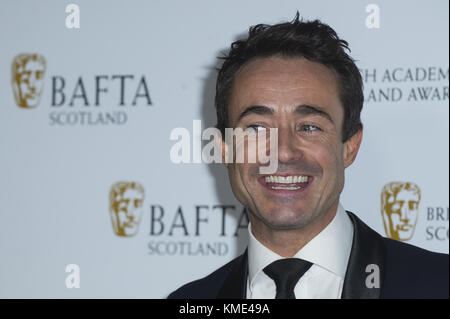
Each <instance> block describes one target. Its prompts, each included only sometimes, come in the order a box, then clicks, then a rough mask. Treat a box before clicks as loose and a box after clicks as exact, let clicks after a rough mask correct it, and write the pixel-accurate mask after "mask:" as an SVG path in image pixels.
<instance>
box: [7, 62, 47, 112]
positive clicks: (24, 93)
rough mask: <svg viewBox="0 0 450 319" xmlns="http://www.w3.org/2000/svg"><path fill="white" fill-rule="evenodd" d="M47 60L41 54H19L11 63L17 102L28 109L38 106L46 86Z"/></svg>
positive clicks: (12, 80) (12, 81)
mask: <svg viewBox="0 0 450 319" xmlns="http://www.w3.org/2000/svg"><path fill="white" fill-rule="evenodd" d="M45 67H46V62H45V59H44V57H43V56H42V55H40V54H36V53H33V54H26V53H23V54H19V55H17V56H16V57H15V58H14V60H13V62H12V65H11V84H12V88H13V92H14V99H15V100H16V104H17V105H18V106H20V107H23V108H26V109H32V108H35V107H36V106H38V104H39V101H40V99H41V93H42V89H43V87H44V75H45Z"/></svg>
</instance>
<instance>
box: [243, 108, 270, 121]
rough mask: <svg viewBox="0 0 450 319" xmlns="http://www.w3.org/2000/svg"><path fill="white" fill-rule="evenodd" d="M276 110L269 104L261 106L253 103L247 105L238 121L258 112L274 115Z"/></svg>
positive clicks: (259, 113)
mask: <svg viewBox="0 0 450 319" xmlns="http://www.w3.org/2000/svg"><path fill="white" fill-rule="evenodd" d="M273 113H274V110H273V108H271V107H268V106H261V105H252V106H249V107H247V108H246V109H245V110H244V111H243V112H242V113H241V115H239V118H238V122H239V121H240V120H241V119H242V118H243V117H246V116H248V115H250V114H258V115H273Z"/></svg>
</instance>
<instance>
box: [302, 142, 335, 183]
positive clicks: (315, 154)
mask: <svg viewBox="0 0 450 319" xmlns="http://www.w3.org/2000/svg"><path fill="white" fill-rule="evenodd" d="M305 149H306V150H305V154H306V156H309V157H310V158H312V159H313V160H314V161H315V162H317V163H318V164H319V165H320V167H321V168H322V174H323V175H337V176H340V175H343V171H344V162H343V148H342V147H340V146H339V145H336V143H331V142H329V141H323V142H322V143H314V144H311V145H309V146H307V147H306V148H305Z"/></svg>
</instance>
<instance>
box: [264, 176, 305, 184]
mask: <svg viewBox="0 0 450 319" xmlns="http://www.w3.org/2000/svg"><path fill="white" fill-rule="evenodd" d="M307 182H308V176H302V175H296V176H292V175H291V176H277V175H270V176H266V183H277V184H282V183H284V184H293V183H307Z"/></svg>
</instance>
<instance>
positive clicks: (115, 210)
mask: <svg viewBox="0 0 450 319" xmlns="http://www.w3.org/2000/svg"><path fill="white" fill-rule="evenodd" d="M143 201H144V188H143V187H142V186H141V185H140V184H139V183H136V182H118V183H115V184H114V185H112V186H111V190H110V192H109V214H110V216H111V221H112V226H113V230H114V233H115V234H116V235H117V236H122V237H131V236H134V235H136V233H137V232H138V228H139V223H140V221H141V217H142V203H143Z"/></svg>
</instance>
